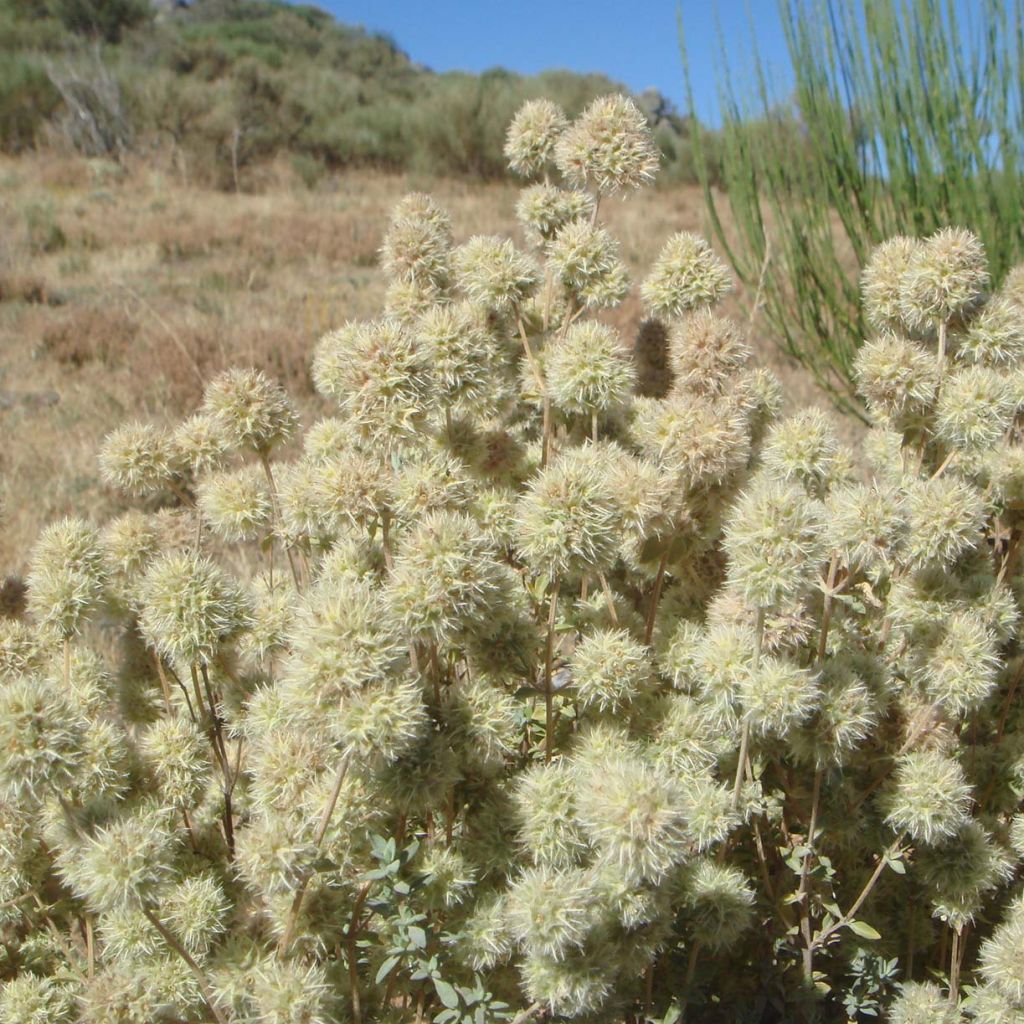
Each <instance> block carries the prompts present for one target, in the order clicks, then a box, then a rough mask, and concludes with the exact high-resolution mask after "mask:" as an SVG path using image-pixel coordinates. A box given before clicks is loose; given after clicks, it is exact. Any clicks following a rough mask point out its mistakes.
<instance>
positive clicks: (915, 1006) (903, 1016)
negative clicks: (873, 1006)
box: [888, 981, 961, 1024]
mask: <svg viewBox="0 0 1024 1024" xmlns="http://www.w3.org/2000/svg"><path fill="white" fill-rule="evenodd" d="M960 1020H961V1017H960V1011H959V1010H958V1009H957V1007H956V1006H950V1004H949V997H948V996H947V995H946V994H945V992H943V991H942V989H940V988H939V986H938V985H936V984H935V983H934V982H932V981H905V982H904V983H903V985H902V986H901V987H900V994H899V995H898V996H897V997H896V998H895V999H894V1000H893V1002H892V1005H891V1006H890V1007H889V1016H888V1021H889V1024H960Z"/></svg>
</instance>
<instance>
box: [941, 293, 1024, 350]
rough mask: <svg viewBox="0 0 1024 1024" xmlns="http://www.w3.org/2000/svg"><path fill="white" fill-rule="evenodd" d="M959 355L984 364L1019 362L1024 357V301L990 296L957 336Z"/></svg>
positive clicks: (1001, 296)
mask: <svg viewBox="0 0 1024 1024" xmlns="http://www.w3.org/2000/svg"><path fill="white" fill-rule="evenodd" d="M957 343H958V344H957V349H956V357H957V359H959V360H960V361H961V362H965V363H978V364H979V365H981V366H997V367H1008V366H1016V365H1017V364H1018V363H1020V362H1021V360H1022V359H1024V303H1016V304H1015V303H1013V302H1011V301H1010V299H1008V298H1006V297H1005V296H1003V295H996V296H995V297H994V298H991V299H989V300H988V302H986V303H985V305H984V306H982V308H981V309H980V310H979V311H978V313H977V314H976V315H975V316H973V317H972V318H971V321H970V323H969V324H968V325H967V328H966V330H964V331H963V333H962V334H960V335H959V336H958V337H957Z"/></svg>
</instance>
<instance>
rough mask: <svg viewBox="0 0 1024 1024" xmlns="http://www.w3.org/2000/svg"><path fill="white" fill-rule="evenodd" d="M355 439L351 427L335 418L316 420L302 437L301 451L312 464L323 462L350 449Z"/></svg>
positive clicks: (344, 421) (326, 417) (327, 417)
mask: <svg viewBox="0 0 1024 1024" xmlns="http://www.w3.org/2000/svg"><path fill="white" fill-rule="evenodd" d="M354 438H355V434H354V432H353V430H352V426H351V424H350V423H348V421H347V420H343V419H340V418H339V417H337V416H325V417H324V418H323V419H320V420H317V421H316V423H314V424H313V425H312V426H311V427H310V428H309V430H307V431H306V432H305V434H304V435H303V437H302V450H303V452H304V453H305V455H306V457H307V458H308V459H309V460H310V462H313V463H320V462H324V461H326V460H327V459H329V458H331V457H332V456H334V455H338V454H339V453H341V452H343V451H346V450H347V449H348V448H350V447H351V445H352V442H353V440H354Z"/></svg>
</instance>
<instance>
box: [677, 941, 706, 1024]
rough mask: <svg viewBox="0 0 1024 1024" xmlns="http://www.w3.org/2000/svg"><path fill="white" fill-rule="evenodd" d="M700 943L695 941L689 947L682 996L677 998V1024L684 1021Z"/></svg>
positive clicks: (682, 1023) (681, 1023)
mask: <svg viewBox="0 0 1024 1024" xmlns="http://www.w3.org/2000/svg"><path fill="white" fill-rule="evenodd" d="M700 948H701V943H700V939H697V940H696V941H695V942H694V944H693V945H692V946H691V947H690V955H689V957H688V958H687V960H686V976H685V977H684V978H683V994H682V995H681V996H680V998H679V1024H684V1022H685V1020H686V1007H687V1005H688V1004H689V1002H690V989H691V988H693V979H694V976H695V975H696V973H697V958H698V957H699V956H700Z"/></svg>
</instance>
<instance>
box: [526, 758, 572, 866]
mask: <svg viewBox="0 0 1024 1024" xmlns="http://www.w3.org/2000/svg"><path fill="white" fill-rule="evenodd" d="M514 799H515V810H516V824H517V826H518V838H519V845H520V846H521V847H522V848H523V851H524V852H525V853H526V855H527V856H528V857H529V858H530V859H531V860H532V861H533V863H534V864H536V865H538V866H541V867H545V866H546V867H549V868H553V869H558V868H567V867H571V866H572V865H574V864H578V863H579V862H580V860H581V859H582V858H583V856H584V855H585V854H586V852H587V850H588V844H587V840H586V837H585V836H584V835H583V832H582V831H581V829H580V825H579V822H578V821H577V820H576V814H575V799H576V789H575V779H574V776H573V774H572V770H571V769H570V768H569V767H568V766H567V765H565V764H564V763H562V762H558V761H556V762H553V763H551V764H537V765H533V766H532V767H530V768H528V769H526V771H524V772H523V773H522V774H521V775H520V776H519V777H518V779H517V780H516V788H515V793H514Z"/></svg>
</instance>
